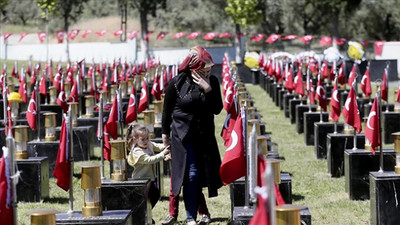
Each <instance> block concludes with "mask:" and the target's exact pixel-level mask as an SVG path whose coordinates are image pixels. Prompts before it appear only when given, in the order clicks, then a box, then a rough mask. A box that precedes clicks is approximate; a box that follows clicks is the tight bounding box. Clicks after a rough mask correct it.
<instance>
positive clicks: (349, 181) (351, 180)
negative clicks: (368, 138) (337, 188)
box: [344, 149, 396, 200]
mask: <svg viewBox="0 0 400 225" xmlns="http://www.w3.org/2000/svg"><path fill="white" fill-rule="evenodd" d="M379 164H380V151H378V152H376V153H375V155H373V154H372V152H371V151H366V150H364V149H357V150H345V151H344V175H345V191H346V192H347V193H348V194H349V197H350V200H366V199H369V172H374V171H378V170H379V168H380V166H379ZM395 165H396V154H395V152H394V151H393V149H384V150H383V170H384V171H394V166H395Z"/></svg>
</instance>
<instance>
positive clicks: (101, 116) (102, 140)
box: [97, 92, 106, 180]
mask: <svg viewBox="0 0 400 225" xmlns="http://www.w3.org/2000/svg"><path fill="white" fill-rule="evenodd" d="M103 104H104V102H103V92H100V99H99V121H98V124H99V125H98V129H99V130H98V137H97V138H98V139H99V140H100V152H101V158H100V159H101V170H100V176H101V179H102V180H104V179H106V178H105V177H104V130H103V129H104V126H103Z"/></svg>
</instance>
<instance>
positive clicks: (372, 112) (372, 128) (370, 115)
mask: <svg viewBox="0 0 400 225" xmlns="http://www.w3.org/2000/svg"><path fill="white" fill-rule="evenodd" d="M374 116H376V111H371V113H370V114H369V116H368V121H367V127H368V128H369V129H371V130H375V128H374V127H372V126H371V124H370V121H371V120H372V119H371V118H372V117H374Z"/></svg>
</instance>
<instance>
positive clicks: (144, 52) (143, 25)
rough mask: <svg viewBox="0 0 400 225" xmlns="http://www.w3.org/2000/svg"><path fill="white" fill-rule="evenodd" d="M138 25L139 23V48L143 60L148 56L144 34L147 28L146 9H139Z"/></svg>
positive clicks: (147, 43)
mask: <svg viewBox="0 0 400 225" xmlns="http://www.w3.org/2000/svg"><path fill="white" fill-rule="evenodd" d="M140 25H141V28H142V29H141V31H140V32H141V39H140V48H141V49H142V55H143V60H147V59H148V58H149V42H147V41H146V36H147V32H148V30H147V29H148V28H147V11H146V10H140Z"/></svg>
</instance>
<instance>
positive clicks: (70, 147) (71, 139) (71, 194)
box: [67, 106, 74, 215]
mask: <svg viewBox="0 0 400 225" xmlns="http://www.w3.org/2000/svg"><path fill="white" fill-rule="evenodd" d="M71 113H72V106H70V107H69V110H68V120H67V122H68V124H67V127H68V134H67V135H69V138H68V140H69V143H68V151H69V162H70V175H69V181H70V186H69V209H68V212H67V213H68V214H70V215H71V214H72V213H73V212H74V185H73V184H74V182H73V177H74V148H73V146H74V135H73V128H72V115H71Z"/></svg>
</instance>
